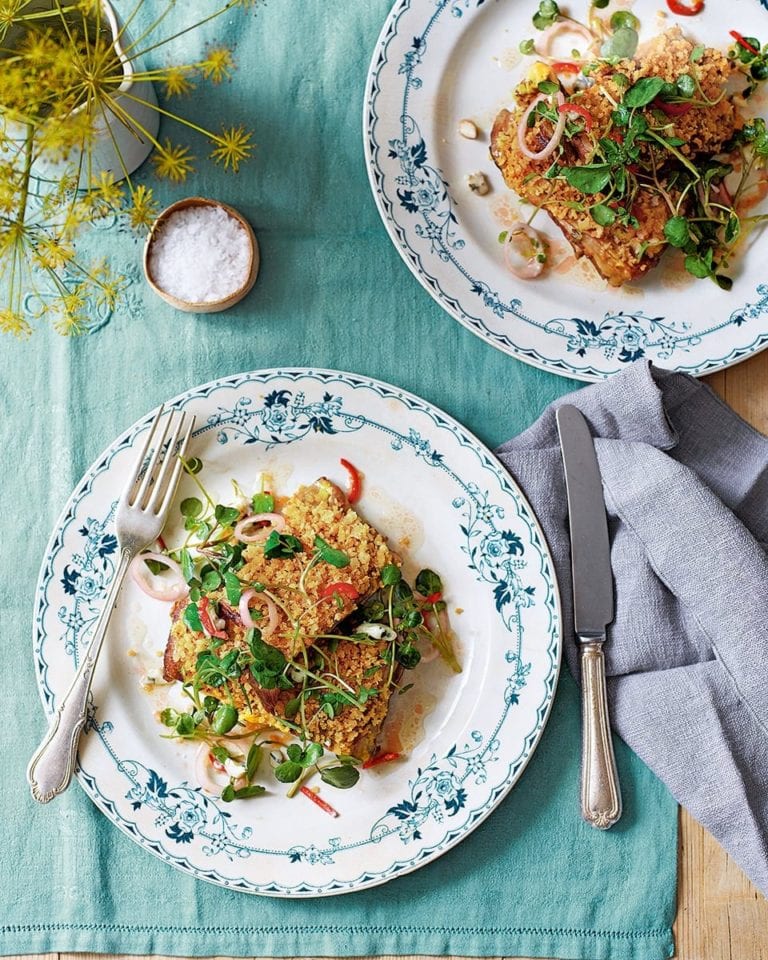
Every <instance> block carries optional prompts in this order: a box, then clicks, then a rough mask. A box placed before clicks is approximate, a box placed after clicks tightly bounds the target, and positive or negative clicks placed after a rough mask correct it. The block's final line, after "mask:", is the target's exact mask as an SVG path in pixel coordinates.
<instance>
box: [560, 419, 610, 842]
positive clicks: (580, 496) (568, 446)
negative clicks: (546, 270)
mask: <svg viewBox="0 0 768 960" xmlns="http://www.w3.org/2000/svg"><path fill="white" fill-rule="evenodd" d="M555 416H556V420H557V430H558V434H559V436H560V450H561V453H562V457H563V469H564V472H565V486H566V495H567V499H568V524H569V527H570V533H571V572H572V580H573V611H574V631H575V634H576V640H577V642H578V645H579V652H580V660H581V681H582V682H581V691H582V697H581V703H582V764H581V813H582V816H583V817H584V819H585V820H586V821H587V822H588V823H591V824H592V825H593V826H595V827H597V828H598V829H601V830H607V829H608V828H609V827H611V826H613V824H614V823H616V821H617V820H618V819H619V818H620V817H621V806H622V805H621V792H620V790H619V778H618V774H617V771H616V759H615V756H614V752H613V741H612V739H611V729H610V723H609V720H608V694H607V690H606V684H605V658H604V655H603V644H604V643H605V642H606V639H607V633H606V628H607V626H608V624H609V623H611V622H612V620H613V617H614V590H613V572H612V569H611V554H610V539H609V536H608V519H607V517H606V513H605V502H604V500H603V486H602V480H601V478H600V468H599V466H598V462H597V455H596V453H595V444H594V441H593V439H592V434H591V432H590V429H589V424H588V423H587V421H586V419H585V418H584V415H583V414H582V413H581V411H580V410H578V409H577V408H576V407H574V406H572V405H571V404H563V405H562V406H561V407H559V408H558V409H557V412H556V415H555Z"/></svg>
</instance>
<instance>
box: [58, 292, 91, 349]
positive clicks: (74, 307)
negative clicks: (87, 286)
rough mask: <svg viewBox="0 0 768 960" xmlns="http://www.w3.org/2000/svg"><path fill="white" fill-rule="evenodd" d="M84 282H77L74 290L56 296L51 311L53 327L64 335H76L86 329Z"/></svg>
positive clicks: (86, 315)
mask: <svg viewBox="0 0 768 960" xmlns="http://www.w3.org/2000/svg"><path fill="white" fill-rule="evenodd" d="M83 288H84V284H78V285H77V286H76V287H75V289H74V290H71V291H70V292H69V293H64V294H62V295H61V296H60V297H57V298H56V300H55V302H54V304H53V306H52V312H53V315H54V320H53V327H54V329H55V330H56V332H57V333H60V334H61V335H62V336H64V337H68V336H77V335H78V334H80V333H84V332H85V331H86V330H87V329H88V314H87V313H86V309H85V308H86V298H85V295H84V289H83Z"/></svg>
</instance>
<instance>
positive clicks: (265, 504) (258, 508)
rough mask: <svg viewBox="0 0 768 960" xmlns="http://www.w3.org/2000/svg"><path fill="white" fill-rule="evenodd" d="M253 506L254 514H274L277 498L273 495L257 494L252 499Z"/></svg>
mask: <svg viewBox="0 0 768 960" xmlns="http://www.w3.org/2000/svg"><path fill="white" fill-rule="evenodd" d="M251 506H252V507H253V512H254V513H273V512H274V509H275V498H274V497H273V496H272V494H271V493H255V494H254V495H253V498H252V499H251Z"/></svg>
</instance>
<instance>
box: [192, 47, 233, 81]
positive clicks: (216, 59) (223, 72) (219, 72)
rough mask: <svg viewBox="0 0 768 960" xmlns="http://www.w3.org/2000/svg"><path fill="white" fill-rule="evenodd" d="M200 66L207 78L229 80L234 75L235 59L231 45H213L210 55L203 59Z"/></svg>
mask: <svg viewBox="0 0 768 960" xmlns="http://www.w3.org/2000/svg"><path fill="white" fill-rule="evenodd" d="M198 66H199V67H200V72H201V73H202V75H203V76H204V77H205V79H206V80H213V82H214V83H221V81H222V80H227V79H229V77H231V76H232V71H233V70H234V68H235V61H234V59H233V58H232V51H231V50H230V49H229V47H211V49H210V50H209V51H208V56H207V57H206V58H205V60H201V61H200V63H199V64H198Z"/></svg>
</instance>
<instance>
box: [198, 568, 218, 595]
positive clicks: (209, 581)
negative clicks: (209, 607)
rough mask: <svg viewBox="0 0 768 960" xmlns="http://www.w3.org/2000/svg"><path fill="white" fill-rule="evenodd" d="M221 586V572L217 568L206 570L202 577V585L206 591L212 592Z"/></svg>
mask: <svg viewBox="0 0 768 960" xmlns="http://www.w3.org/2000/svg"><path fill="white" fill-rule="evenodd" d="M220 586H221V574H220V573H219V571H218V570H208V571H207V573H206V574H205V576H204V577H203V579H202V587H203V590H204V591H205V592H206V593H212V592H213V591H214V590H218V589H219V587H220Z"/></svg>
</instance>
